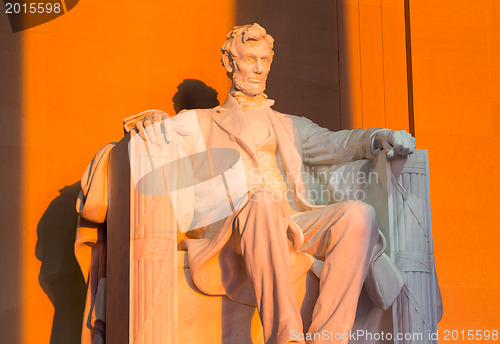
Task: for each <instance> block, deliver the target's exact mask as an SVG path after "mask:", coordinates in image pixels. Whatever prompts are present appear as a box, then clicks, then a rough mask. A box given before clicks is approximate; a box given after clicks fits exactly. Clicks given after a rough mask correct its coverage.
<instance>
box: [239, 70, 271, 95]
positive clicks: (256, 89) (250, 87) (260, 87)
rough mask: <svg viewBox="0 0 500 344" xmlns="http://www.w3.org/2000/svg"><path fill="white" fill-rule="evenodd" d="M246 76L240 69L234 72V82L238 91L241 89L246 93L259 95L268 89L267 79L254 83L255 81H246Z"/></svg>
mask: <svg viewBox="0 0 500 344" xmlns="http://www.w3.org/2000/svg"><path fill="white" fill-rule="evenodd" d="M245 76H246V75H243V73H241V72H240V71H238V70H236V71H235V72H234V73H233V84H234V88H235V89H236V90H237V91H241V92H243V93H244V94H246V95H249V96H257V95H259V94H262V93H264V90H265V89H266V81H265V80H264V81H262V82H260V83H258V84H257V83H253V82H248V81H245Z"/></svg>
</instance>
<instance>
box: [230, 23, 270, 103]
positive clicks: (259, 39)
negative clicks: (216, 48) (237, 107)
mask: <svg viewBox="0 0 500 344" xmlns="http://www.w3.org/2000/svg"><path fill="white" fill-rule="evenodd" d="M273 42H274V39H273V38H272V37H271V35H268V34H267V33H266V30H265V29H264V28H263V27H262V26H260V25H259V24H257V23H254V24H252V25H243V26H236V27H235V28H234V29H233V30H232V31H231V32H230V33H229V34H228V35H227V40H226V43H224V45H223V46H222V59H221V62H222V65H223V66H224V67H225V68H226V71H227V75H228V77H229V78H231V79H232V80H233V88H235V89H236V90H238V91H241V92H243V93H244V94H246V95H249V96H255V95H259V94H262V93H263V92H264V90H265V89H266V80H267V75H268V74H269V71H270V70H271V62H272V61H273V55H274V52H273Z"/></svg>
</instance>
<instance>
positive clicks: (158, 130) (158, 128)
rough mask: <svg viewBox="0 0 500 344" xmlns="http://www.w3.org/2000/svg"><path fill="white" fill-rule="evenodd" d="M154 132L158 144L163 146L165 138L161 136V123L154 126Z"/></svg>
mask: <svg viewBox="0 0 500 344" xmlns="http://www.w3.org/2000/svg"><path fill="white" fill-rule="evenodd" d="M153 131H154V135H155V140H156V144H157V145H158V146H161V145H162V143H163V138H162V135H161V122H156V123H154V124H153Z"/></svg>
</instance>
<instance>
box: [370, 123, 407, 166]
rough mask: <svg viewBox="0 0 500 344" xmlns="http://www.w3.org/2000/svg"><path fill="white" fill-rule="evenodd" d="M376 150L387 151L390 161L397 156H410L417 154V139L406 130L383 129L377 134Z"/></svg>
mask: <svg viewBox="0 0 500 344" xmlns="http://www.w3.org/2000/svg"><path fill="white" fill-rule="evenodd" d="M374 148H375V149H381V148H383V149H385V150H386V151H387V158H389V159H391V158H393V157H394V156H395V155H399V156H405V155H410V154H413V152H415V138H414V137H413V136H411V134H409V133H407V132H406V131H404V130H399V131H393V130H390V129H383V130H381V131H379V132H378V134H377V137H376V139H375V147H374Z"/></svg>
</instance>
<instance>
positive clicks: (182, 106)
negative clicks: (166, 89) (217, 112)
mask: <svg viewBox="0 0 500 344" xmlns="http://www.w3.org/2000/svg"><path fill="white" fill-rule="evenodd" d="M217 94H218V93H217V91H216V90H215V89H213V88H212V87H210V86H208V85H207V84H205V83H204V82H203V81H201V80H197V79H184V81H183V82H181V83H180V84H179V86H177V92H176V93H175V94H174V97H173V98H172V101H173V102H174V110H175V113H179V112H180V111H181V110H190V109H210V108H213V107H216V106H217V105H219V100H217Z"/></svg>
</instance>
